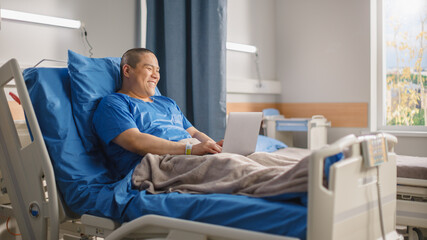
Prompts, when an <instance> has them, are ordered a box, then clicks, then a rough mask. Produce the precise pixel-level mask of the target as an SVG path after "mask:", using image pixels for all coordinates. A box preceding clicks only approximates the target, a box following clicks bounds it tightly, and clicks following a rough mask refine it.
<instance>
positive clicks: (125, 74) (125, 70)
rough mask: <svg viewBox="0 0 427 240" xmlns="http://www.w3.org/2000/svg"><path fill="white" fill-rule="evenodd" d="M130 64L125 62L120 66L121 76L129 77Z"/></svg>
mask: <svg viewBox="0 0 427 240" xmlns="http://www.w3.org/2000/svg"><path fill="white" fill-rule="evenodd" d="M130 68H131V66H129V64H125V65H123V67H122V71H123V76H125V77H127V78H129V71H130Z"/></svg>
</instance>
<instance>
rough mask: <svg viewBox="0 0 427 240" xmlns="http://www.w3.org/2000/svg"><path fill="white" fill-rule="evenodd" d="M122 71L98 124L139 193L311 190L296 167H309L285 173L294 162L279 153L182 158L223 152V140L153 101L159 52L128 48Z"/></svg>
mask: <svg viewBox="0 0 427 240" xmlns="http://www.w3.org/2000/svg"><path fill="white" fill-rule="evenodd" d="M120 70H121V77H122V87H121V89H120V90H119V91H117V92H116V93H113V94H110V95H108V96H106V97H104V98H103V99H102V100H101V102H100V103H99V105H98V107H97V109H96V111H95V113H94V116H93V123H94V129H95V131H96V133H97V135H98V136H99V138H100V139H101V142H102V145H103V147H104V151H105V152H106V154H107V156H108V160H109V161H111V164H112V165H113V166H114V169H116V170H117V171H118V173H119V175H120V176H123V177H124V176H126V175H127V174H128V173H129V172H130V171H132V169H135V170H134V173H133V177H132V180H133V181H132V182H133V184H134V187H135V188H137V189H139V190H145V189H146V188H147V186H151V189H149V192H151V193H158V190H157V189H154V187H155V186H156V188H160V186H163V189H159V191H161V192H164V191H166V190H167V191H177V190H180V191H181V192H188V191H190V189H191V191H192V192H193V191H196V189H197V190H198V191H199V192H204V193H207V192H209V193H240V194H247V195H253V196H268V195H277V194H282V193H285V192H304V191H306V180H307V168H306V166H307V162H306V161H307V160H304V161H303V162H302V163H301V164H300V165H297V166H304V167H301V168H297V167H295V168H294V169H293V171H292V172H289V173H288V174H286V173H287V171H288V170H289V169H291V168H292V167H294V165H295V164H296V163H297V161H292V159H291V160H290V159H289V158H287V157H280V156H279V155H269V154H252V155H250V156H248V158H247V157H244V156H239V155H230V154H220V155H215V156H204V157H186V156H184V154H185V155H205V154H216V153H221V150H222V143H223V141H220V142H218V143H216V142H215V141H214V140H212V139H211V138H210V137H208V136H207V135H206V134H204V133H202V132H200V131H198V130H197V129H196V128H195V127H193V126H192V125H191V123H190V122H189V121H188V120H187V119H186V117H185V116H184V115H183V113H182V112H181V111H180V109H179V107H178V106H177V105H176V103H175V102H174V101H173V100H172V99H170V98H167V97H165V96H155V93H156V85H157V83H158V81H159V80H160V73H159V72H160V71H159V66H158V61H157V58H156V56H155V55H154V53H152V52H151V51H149V50H147V49H144V48H137V49H131V50H128V51H127V52H126V53H125V54H124V55H123V57H122V60H121V64H120ZM190 138H194V139H190ZM183 140H187V141H186V143H183V142H182V141H183ZM191 140H192V141H191ZM193 142H196V143H197V144H194V145H192V143H193ZM198 142H200V143H198ZM148 153H150V154H148ZM166 154H171V155H168V156H166ZM144 155H145V157H144V158H143V160H142V161H141V158H142V157H143V156H144ZM140 161H141V162H140ZM139 162H140V163H139ZM137 163H139V164H138V166H137V167H136V168H135V166H136V164H137ZM166 166H167V167H166ZM260 166H264V167H262V168H260ZM276 166H277V167H276ZM165 168H167V171H166V170H165ZM304 180H305V181H304Z"/></svg>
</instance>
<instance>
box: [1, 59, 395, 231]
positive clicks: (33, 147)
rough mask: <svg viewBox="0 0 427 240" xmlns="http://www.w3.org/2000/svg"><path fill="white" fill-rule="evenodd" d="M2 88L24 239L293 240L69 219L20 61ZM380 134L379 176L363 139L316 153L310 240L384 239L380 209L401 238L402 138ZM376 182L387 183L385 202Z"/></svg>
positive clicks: (175, 222) (5, 150)
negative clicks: (383, 145) (326, 173)
mask: <svg viewBox="0 0 427 240" xmlns="http://www.w3.org/2000/svg"><path fill="white" fill-rule="evenodd" d="M12 79H14V80H15V83H16V87H17V91H18V94H19V97H20V99H21V103H22V107H23V109H24V111H25V114H26V118H27V122H28V124H29V127H30V129H31V133H32V136H33V139H34V140H33V141H32V142H31V143H30V144H29V145H27V146H25V147H24V146H21V143H20V140H19V136H18V134H17V130H16V128H15V124H14V121H13V118H12V116H11V113H10V109H9V107H8V104H7V99H6V96H5V92H4V87H5V85H6V84H7V83H8V82H9V81H10V80H12ZM0 87H1V91H0V123H1V124H0V170H1V173H2V174H3V176H2V179H1V180H2V181H0V187H1V193H2V194H6V193H7V195H8V197H9V198H10V202H11V204H2V205H0V215H6V216H13V217H14V218H16V222H17V225H18V226H19V230H18V231H19V232H20V234H21V235H22V236H21V237H22V238H23V239H59V238H60V237H61V238H63V239H81V237H80V235H81V234H83V235H84V236H99V237H103V238H105V239H123V238H124V237H129V235H132V236H138V237H139V238H153V237H156V238H158V237H163V238H167V239H294V238H287V237H283V236H277V235H271V234H265V233H259V232H253V231H247V230H240V229H233V228H230V227H224V226H216V225H212V224H206V223H199V222H194V221H188V220H180V219H173V218H168V217H161V216H154V215H146V216H142V217H140V218H138V219H135V220H133V221H131V222H128V223H125V224H123V225H121V226H120V225H119V224H117V223H116V222H114V221H112V220H110V219H105V218H100V217H96V216H90V215H83V216H82V217H81V218H75V217H73V216H70V215H69V214H67V213H68V212H69V211H67V207H66V206H65V205H64V204H63V203H62V201H61V199H60V197H58V196H59V195H58V192H57V187H56V184H55V176H54V172H53V168H52V165H51V162H50V158H49V155H48V152H47V149H46V146H45V144H44V141H43V137H42V134H41V131H40V129H39V126H38V123H37V119H36V116H35V113H34V110H33V107H32V103H31V101H30V98H29V95H28V92H27V88H26V86H25V82H24V79H23V77H22V74H21V70H20V67H19V65H18V62H17V61H16V60H15V59H11V60H10V61H8V62H7V63H6V64H5V65H3V66H2V67H1V68H0ZM377 137H384V138H386V139H387V142H388V146H389V148H388V162H386V163H384V164H382V165H380V166H379V168H378V169H379V179H378V178H377V171H376V168H366V167H364V165H363V157H362V156H363V155H362V153H361V142H363V141H365V140H366V138H365V137H359V138H358V137H356V136H354V135H349V136H347V137H344V138H342V139H341V140H339V141H337V142H336V143H334V144H332V145H330V146H328V147H325V148H322V149H320V150H317V151H315V152H314V153H313V154H312V156H311V159H310V164H309V190H308V191H309V192H308V196H309V204H308V206H309V207H308V229H307V238H308V239H380V238H381V236H382V233H381V230H380V229H381V226H380V218H379V212H380V211H382V214H383V220H384V235H386V239H399V237H400V236H399V235H398V234H397V233H396V231H395V224H396V163H395V154H394V153H393V145H394V143H396V142H397V141H396V138H395V137H393V136H391V135H383V136H377ZM347 149H350V152H351V154H350V156H348V157H346V159H344V160H341V161H340V162H338V163H335V164H334V165H332V167H331V168H330V177H329V186H328V187H325V186H324V184H323V168H324V167H323V162H324V159H325V158H326V157H327V156H331V155H334V154H337V153H340V152H343V151H344V150H347ZM378 180H379V181H380V182H381V184H382V189H381V194H380V196H381V197H380V198H378V195H377V190H378V189H377V185H376V183H377V181H378ZM0 195H1V194H0ZM378 200H380V201H378ZM378 202H380V203H381V202H382V204H381V206H382V208H379V207H378ZM266 224H268V223H266ZM0 236H1V235H0ZM11 239H13V238H11Z"/></svg>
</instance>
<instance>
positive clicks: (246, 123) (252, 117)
mask: <svg viewBox="0 0 427 240" xmlns="http://www.w3.org/2000/svg"><path fill="white" fill-rule="evenodd" d="M261 120H262V112H231V113H229V114H228V120H227V126H226V129H225V136H224V143H223V145H222V152H226V153H237V154H241V155H245V156H246V155H249V154H251V153H253V152H255V149H256V143H257V140H258V135H259V130H260V127H261Z"/></svg>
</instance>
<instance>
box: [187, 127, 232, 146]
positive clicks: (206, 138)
mask: <svg viewBox="0 0 427 240" xmlns="http://www.w3.org/2000/svg"><path fill="white" fill-rule="evenodd" d="M187 132H188V133H189V134H190V135H191V137H193V138H196V139H197V140H199V141H200V142H202V143H203V142H208V141H210V142H215V141H214V140H213V139H212V138H210V137H209V136H208V135H206V134H204V133H203V132H200V131H199V130H197V129H196V128H195V127H189V128H187ZM223 142H224V140H221V141H219V142H217V143H216V144H217V145H219V146H220V147H222V144H223ZM221 150H222V148H221Z"/></svg>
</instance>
